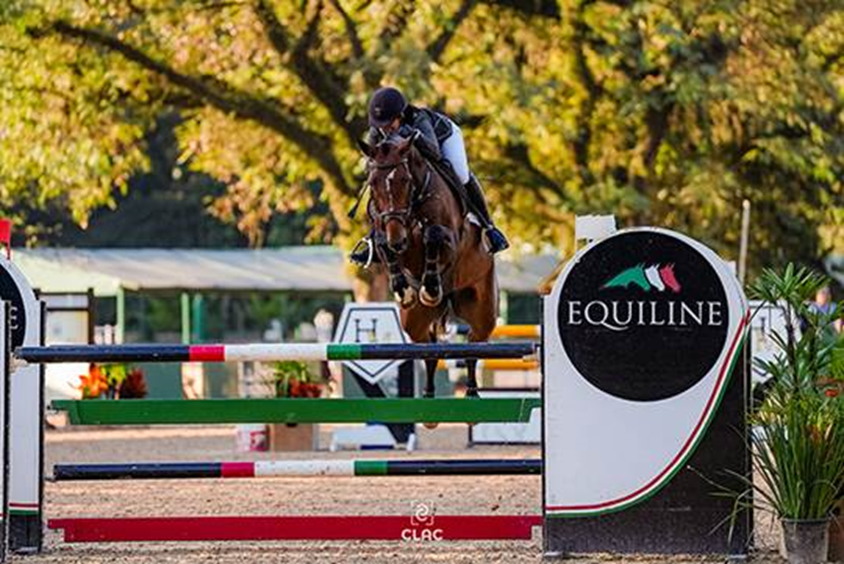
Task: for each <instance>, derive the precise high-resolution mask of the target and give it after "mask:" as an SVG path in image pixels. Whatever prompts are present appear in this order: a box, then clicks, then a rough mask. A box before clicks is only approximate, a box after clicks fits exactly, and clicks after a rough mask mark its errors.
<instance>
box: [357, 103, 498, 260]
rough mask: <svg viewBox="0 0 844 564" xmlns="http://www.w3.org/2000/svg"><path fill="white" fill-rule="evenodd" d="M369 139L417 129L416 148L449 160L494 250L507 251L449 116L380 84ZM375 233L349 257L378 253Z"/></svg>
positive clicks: (429, 156)
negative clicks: (416, 102) (413, 104)
mask: <svg viewBox="0 0 844 564" xmlns="http://www.w3.org/2000/svg"><path fill="white" fill-rule="evenodd" d="M369 125H370V128H369V134H368V139H367V141H368V143H369V144H370V145H376V144H378V143H379V142H380V141H382V140H384V139H385V138H386V137H387V136H389V135H390V134H391V133H393V132H396V131H397V132H399V134H401V135H402V136H404V137H410V136H412V135H413V134H414V133H416V132H418V134H417V135H415V137H414V139H415V145H416V148H417V149H419V151H420V152H421V153H422V154H423V155H424V156H425V157H426V158H427V159H429V160H432V161H440V160H445V161H447V162H448V163H449V164H450V165H451V168H452V170H453V171H454V174H455V176H456V177H457V179H459V181H460V183H461V184H463V186H464V188H465V190H466V195H467V197H468V200H469V206H470V207H471V211H473V212H475V215H476V216H477V217H478V219H479V220H480V222H481V227H482V228H483V230H484V234H485V235H486V240H487V243H488V244H489V251H490V253H492V254H495V253H497V252H500V251H503V250H504V249H506V248H507V247H509V246H510V244H509V243H508V242H507V238H506V237H505V236H504V234H503V233H502V232H501V231H500V230H499V229H498V228H497V227H495V225H494V224H493V222H492V218H491V217H490V215H489V210H488V209H487V205H486V200H485V199H484V193H483V191H482V190H481V185H480V183H479V182H478V179H477V178H476V177H475V175H474V174H472V173H471V172H469V163H468V160H467V158H466V148H465V146H464V145H463V133H462V132H461V131H460V128H459V127H458V126H457V125H456V124H455V123H454V122H453V121H451V120H450V119H449V118H448V117H447V116H445V115H443V114H441V113H438V112H435V111H433V110H430V109H428V108H418V107H415V106H412V105H410V104H408V103H407V100H406V99H405V97H404V95H403V94H402V93H401V92H400V91H399V90H398V89H396V88H389V87H388V88H379V89H378V90H377V91H376V92H375V94H373V96H372V99H371V100H370V101H369ZM371 240H372V234H371V233H370V235H369V236H367V237H366V238H364V239H363V240H362V241H360V242H359V243H358V244H357V245H356V246H355V249H354V250H353V251H352V254H351V256H350V257H349V258H350V259H351V261H352V262H355V263H357V264H362V265H364V264H367V262H368V261H369V260H371V259H372V258H373V257H374V256H376V255H375V253H372V252H371V248H372V243H371Z"/></svg>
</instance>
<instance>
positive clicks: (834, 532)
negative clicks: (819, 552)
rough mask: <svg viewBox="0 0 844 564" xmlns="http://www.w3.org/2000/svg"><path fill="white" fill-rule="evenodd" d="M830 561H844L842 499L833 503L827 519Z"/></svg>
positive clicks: (828, 556) (843, 512)
mask: <svg viewBox="0 0 844 564" xmlns="http://www.w3.org/2000/svg"><path fill="white" fill-rule="evenodd" d="M827 558H828V559H829V561H830V562H844V500H839V501H838V503H837V504H835V509H834V510H833V512H832V519H830V521H829V554H828V555H827Z"/></svg>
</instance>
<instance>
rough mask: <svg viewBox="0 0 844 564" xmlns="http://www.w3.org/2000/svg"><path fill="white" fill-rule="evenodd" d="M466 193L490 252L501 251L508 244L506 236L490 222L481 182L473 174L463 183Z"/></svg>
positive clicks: (490, 218)
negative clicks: (479, 222)
mask: <svg viewBox="0 0 844 564" xmlns="http://www.w3.org/2000/svg"><path fill="white" fill-rule="evenodd" d="M465 188H466V195H467V196H468V197H469V205H470V206H472V211H473V212H475V213H476V214H477V215H478V219H480V220H481V224H482V227H483V230H484V235H485V236H486V240H487V243H488V244H489V252H490V253H492V254H495V253H498V252H501V251H503V250H505V249H507V248H508V247H509V246H510V243H509V242H508V241H507V237H505V236H504V233H502V232H501V231H500V230H499V229H498V228H497V227H496V226H495V224H494V223H493V222H492V217H490V215H489V209H488V208H487V207H486V198H484V193H483V190H482V189H481V183H480V182H478V179H477V178H476V177H475V175H474V174H470V175H469V182H467V183H466V184H465Z"/></svg>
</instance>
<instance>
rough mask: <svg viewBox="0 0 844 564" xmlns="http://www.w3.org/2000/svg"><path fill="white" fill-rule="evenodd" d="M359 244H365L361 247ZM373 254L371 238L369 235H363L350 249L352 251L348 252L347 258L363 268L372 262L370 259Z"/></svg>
mask: <svg viewBox="0 0 844 564" xmlns="http://www.w3.org/2000/svg"><path fill="white" fill-rule="evenodd" d="M361 245H365V247H364V248H363V249H361V248H360V247H361ZM374 256H375V245H373V244H372V239H371V238H370V237H364V238H363V239H361V240H360V241H358V243H357V245H355V248H354V249H352V252H351V253H349V260H350V261H351V262H352V263H353V264H356V265H358V266H361V267H363V268H369V265H371V264H372V259H373V257H374Z"/></svg>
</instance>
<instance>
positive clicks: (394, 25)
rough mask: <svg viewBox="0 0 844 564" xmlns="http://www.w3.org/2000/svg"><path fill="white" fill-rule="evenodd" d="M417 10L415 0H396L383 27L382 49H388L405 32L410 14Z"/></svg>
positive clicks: (381, 36)
mask: <svg viewBox="0 0 844 564" xmlns="http://www.w3.org/2000/svg"><path fill="white" fill-rule="evenodd" d="M415 11H416V2H415V1H414V0H396V3H395V6H393V9H392V10H391V11H390V13H389V14H388V15H387V21H386V22H385V23H384V27H383V28H382V29H381V34H380V37H379V39H380V44H381V50H382V51H388V50H389V49H390V47H391V46H392V44H393V41H395V40H396V39H397V38H398V37H399V36H401V34H402V33H404V30H405V28H406V27H407V22H408V21H409V20H410V16H412V15H413V13H414V12H415Z"/></svg>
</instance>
